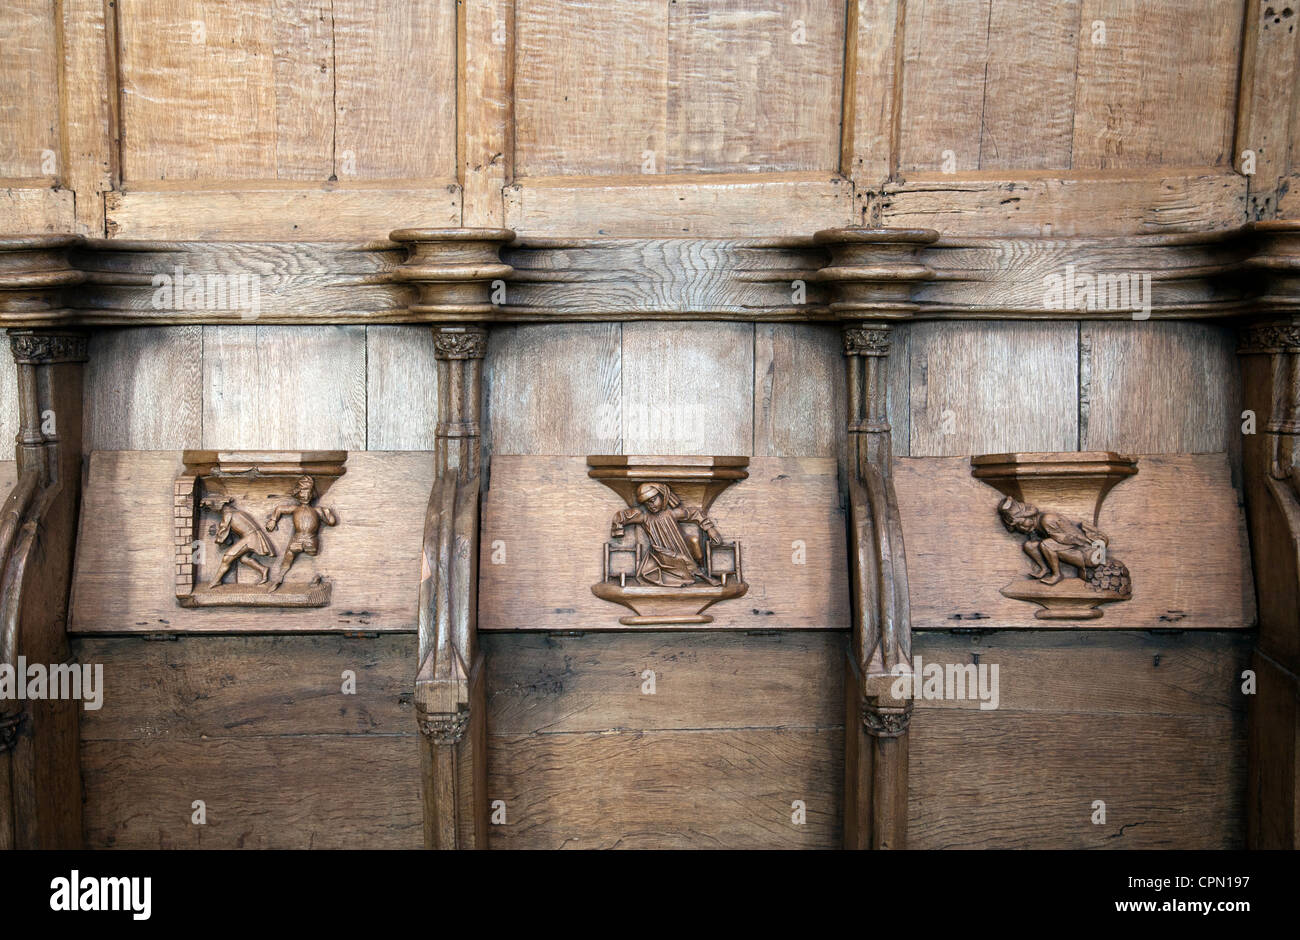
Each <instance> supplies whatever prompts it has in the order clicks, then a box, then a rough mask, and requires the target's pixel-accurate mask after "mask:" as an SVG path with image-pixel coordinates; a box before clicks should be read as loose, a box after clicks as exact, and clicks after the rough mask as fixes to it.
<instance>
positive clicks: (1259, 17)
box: [1232, 0, 1300, 219]
mask: <svg viewBox="0 0 1300 940" xmlns="http://www.w3.org/2000/svg"><path fill="white" fill-rule="evenodd" d="M1245 15H1246V20H1245V26H1244V28H1243V35H1242V49H1241V84H1240V88H1239V90H1238V95H1237V137H1236V144H1235V146H1234V147H1233V153H1232V163H1233V165H1234V166H1235V167H1237V169H1238V170H1239V171H1240V170H1242V169H1243V165H1242V154H1243V153H1244V152H1245V151H1250V152H1251V153H1253V154H1254V162H1255V166H1254V174H1253V175H1252V176H1251V177H1250V181H1249V182H1250V201H1251V213H1252V215H1253V217H1254V218H1257V219H1267V218H1272V217H1273V215H1274V214H1276V213H1277V211H1278V209H1279V206H1278V198H1279V196H1280V193H1279V191H1278V190H1279V188H1280V184H1281V180H1282V178H1283V177H1285V176H1286V175H1287V173H1288V172H1289V171H1290V167H1291V166H1292V165H1293V163H1294V161H1295V157H1296V154H1297V151H1298V150H1300V148H1298V147H1297V143H1296V142H1297V139H1298V135H1300V118H1297V112H1298V111H1300V95H1297V94H1296V91H1295V87H1296V83H1297V68H1300V51H1298V50H1300V29H1296V19H1297V17H1296V14H1295V9H1294V8H1293V7H1291V6H1288V5H1287V4H1284V3H1279V4H1276V5H1275V4H1273V3H1269V2H1266V0H1253V2H1250V3H1247V4H1246V14H1245Z"/></svg>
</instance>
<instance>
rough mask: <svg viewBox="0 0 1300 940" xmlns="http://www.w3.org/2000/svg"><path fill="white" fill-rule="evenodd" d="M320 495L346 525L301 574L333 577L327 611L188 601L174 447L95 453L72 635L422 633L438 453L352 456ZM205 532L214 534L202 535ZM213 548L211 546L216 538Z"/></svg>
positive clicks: (325, 539) (326, 537) (325, 537)
mask: <svg viewBox="0 0 1300 940" xmlns="http://www.w3.org/2000/svg"><path fill="white" fill-rule="evenodd" d="M345 466H346V472H345V473H344V475H343V476H342V477H340V478H339V480H338V481H337V482H336V483H334V485H333V486H332V487H331V488H330V490H329V492H328V493H327V494H326V496H325V498H324V503H325V504H326V505H329V506H332V507H333V508H334V509H335V511H336V513H337V515H338V518H339V525H338V526H337V527H334V528H330V529H327V530H325V532H324V533H323V534H322V536H321V549H320V554H319V555H318V556H316V557H315V558H311V557H310V556H306V555H302V556H299V558H298V560H297V562H295V573H296V572H297V568H298V567H299V566H301V567H302V568H303V571H304V573H308V572H311V571H313V570H314V571H316V572H319V573H321V574H323V575H324V576H326V577H328V578H329V580H330V581H332V582H333V598H332V600H331V603H330V605H329V606H328V607H326V608H321V609H305V610H304V609H298V610H294V609H279V610H274V611H271V610H265V609H255V608H233V607H227V608H221V607H209V608H188V609H187V608H182V607H180V606H179V605H178V604H177V602H176V596H175V584H174V580H175V579H174V574H173V567H174V566H173V557H174V554H175V546H174V544H173V541H172V538H173V536H172V500H173V483H174V481H175V479H176V476H177V475H178V474H179V473H180V472H181V469H182V464H181V459H180V454H179V453H177V452H174V451H169V452H158V451H98V452H96V453H94V454H92V455H91V458H90V465H89V472H88V476H87V487H86V492H85V495H84V498H83V500H82V514H81V532H80V536H79V538H78V551H77V567H76V581H75V587H74V590H73V599H72V605H71V616H70V619H69V630H70V631H71V632H72V633H146V634H153V633H169V632H198V633H238V632H253V633H277V632H293V631H312V632H319V631H339V632H408V631H409V632H414V630H415V622H416V606H417V600H418V597H419V582H420V557H421V556H420V550H421V540H422V538H423V521H424V520H423V513H421V512H420V511H419V509H418V508H416V507H422V506H423V505H424V504H425V502H426V501H427V500H428V495H429V488H430V487H431V486H432V484H433V461H432V460H431V459H430V458H429V457H428V455H427V454H419V453H410V454H403V453H378V452H376V453H364V452H360V453H352V454H349V455H348V460H347V463H346V465H345ZM205 538H206V537H205ZM206 544H207V549H208V551H209V552H211V550H212V548H211V544H210V542H209V543H206Z"/></svg>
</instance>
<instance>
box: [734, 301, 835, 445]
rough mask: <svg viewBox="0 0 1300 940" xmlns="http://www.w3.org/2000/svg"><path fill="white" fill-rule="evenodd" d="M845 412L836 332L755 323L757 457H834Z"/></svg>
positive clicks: (788, 324) (804, 326)
mask: <svg viewBox="0 0 1300 940" xmlns="http://www.w3.org/2000/svg"><path fill="white" fill-rule="evenodd" d="M846 408H847V405H846V403H845V394H844V354H843V341H842V340H841V338H840V332H839V330H837V329H835V328H834V327H826V326H809V325H805V324H794V323H780V324H768V323H756V324H754V455H755V456H763V457H796V456H803V457H835V456H837V455H838V454H839V440H840V435H841V433H842V429H843V428H844V427H845V425H846V423H847V421H848V418H847V412H846Z"/></svg>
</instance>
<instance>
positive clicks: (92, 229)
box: [58, 0, 120, 238]
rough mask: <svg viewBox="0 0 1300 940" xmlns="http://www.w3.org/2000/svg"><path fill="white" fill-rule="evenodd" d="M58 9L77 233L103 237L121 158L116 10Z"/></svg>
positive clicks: (95, 6) (84, 1)
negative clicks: (106, 198)
mask: <svg viewBox="0 0 1300 940" xmlns="http://www.w3.org/2000/svg"><path fill="white" fill-rule="evenodd" d="M58 6H59V7H60V8H61V10H62V14H63V21H62V23H61V24H60V26H61V29H62V46H63V75H64V90H63V93H62V101H61V110H62V118H63V133H64V139H65V144H64V146H65V152H66V153H67V154H68V159H67V163H68V166H67V168H66V171H65V175H64V185H65V186H67V187H68V188H69V189H71V190H72V191H73V193H75V198H76V228H75V231H76V232H77V233H78V234H81V235H89V236H93V237H96V238H100V237H103V235H104V194H105V193H106V192H107V191H108V190H110V189H112V188H113V184H114V181H115V180H116V179H117V177H118V167H119V155H120V154H119V148H118V146H117V141H116V138H115V136H114V135H115V131H116V120H117V113H118V106H119V104H120V101H119V98H118V94H117V89H116V79H117V76H116V74H115V73H116V63H117V23H116V18H115V16H114V14H115V13H116V6H109V5H108V4H105V3H104V2H103V0H63V2H61V3H60V4H59V5H58ZM69 76H71V78H69Z"/></svg>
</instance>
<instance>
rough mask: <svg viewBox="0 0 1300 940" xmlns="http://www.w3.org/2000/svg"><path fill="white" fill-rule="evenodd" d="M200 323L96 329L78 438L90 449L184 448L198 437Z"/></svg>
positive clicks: (196, 442)
mask: <svg viewBox="0 0 1300 940" xmlns="http://www.w3.org/2000/svg"><path fill="white" fill-rule="evenodd" d="M203 329H204V328H203V327H201V326H160V327H139V328H136V327H127V328H124V329H106V330H96V331H94V332H93V333H92V334H91V340H90V362H89V363H87V366H86V415H85V430H84V432H83V435H82V436H83V439H84V441H85V449H86V451H87V452H89V451H92V450H182V449H184V448H187V447H198V446H199V444H200V441H201V440H202V437H203Z"/></svg>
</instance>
